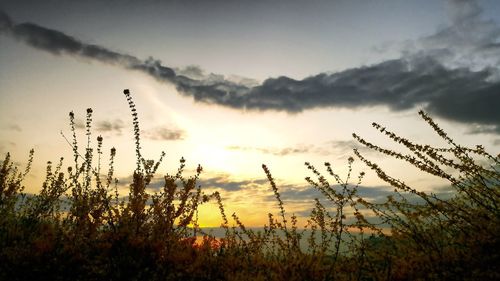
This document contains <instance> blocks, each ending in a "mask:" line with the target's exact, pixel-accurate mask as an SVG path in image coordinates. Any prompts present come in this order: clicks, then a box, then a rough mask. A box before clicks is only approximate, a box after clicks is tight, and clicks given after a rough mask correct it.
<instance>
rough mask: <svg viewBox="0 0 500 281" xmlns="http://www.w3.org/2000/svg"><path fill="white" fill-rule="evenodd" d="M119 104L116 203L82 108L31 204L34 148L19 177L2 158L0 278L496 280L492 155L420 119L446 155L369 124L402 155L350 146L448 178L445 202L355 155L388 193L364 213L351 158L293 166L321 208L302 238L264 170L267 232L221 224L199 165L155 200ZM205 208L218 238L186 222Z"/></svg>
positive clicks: (110, 172) (110, 171) (496, 176)
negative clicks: (121, 141)
mask: <svg viewBox="0 0 500 281" xmlns="http://www.w3.org/2000/svg"><path fill="white" fill-rule="evenodd" d="M124 94H125V97H126V99H127V102H128V104H129V108H130V110H131V114H132V120H133V125H134V139H135V148H136V149H135V152H136V167H135V170H134V171H133V177H132V181H131V182H130V185H129V187H130V188H129V194H128V196H127V197H126V198H122V197H120V196H119V195H118V191H117V181H116V179H115V178H114V168H113V165H114V157H115V154H116V151H115V149H111V151H110V153H109V159H110V161H109V166H108V167H107V172H103V171H102V169H103V167H101V158H102V157H103V151H102V142H103V139H102V137H100V136H99V137H97V147H96V148H92V147H91V146H90V143H91V138H92V135H91V125H92V110H91V109H88V110H87V118H86V119H87V120H86V135H87V144H86V146H85V147H84V151H85V153H84V155H82V154H80V153H79V151H80V150H81V148H79V147H78V145H79V144H78V143H77V141H76V132H75V121H74V114H73V113H72V112H71V113H70V115H69V120H70V127H71V129H72V133H73V136H72V141H69V143H70V144H71V145H72V148H73V156H74V157H73V164H72V165H71V166H69V167H68V168H67V169H63V161H62V159H61V161H60V162H58V163H56V164H53V163H50V162H49V163H48V165H47V170H46V177H45V181H44V183H43V185H42V189H41V191H40V192H39V193H38V194H34V195H28V194H25V193H23V189H24V186H23V184H22V182H23V179H24V178H25V177H26V175H27V174H28V173H29V170H30V166H31V163H32V160H33V150H32V151H31V152H30V154H29V158H28V161H27V163H28V164H27V166H26V168H25V169H24V170H23V171H21V170H19V169H18V168H17V167H16V166H15V165H14V164H13V162H12V160H11V157H10V155H9V154H7V155H6V157H5V159H4V161H3V162H2V164H1V166H0V279H1V280H70V279H71V280H500V270H499V268H498V265H499V262H500V260H499V255H498V252H497V251H496V250H497V249H500V245H499V238H498V233H499V231H500V229H499V228H500V221H499V219H500V212H499V208H498V202H499V200H498V199H499V186H500V185H499V182H500V173H499V163H500V156H493V155H491V154H489V153H487V152H486V151H485V150H484V148H483V147H482V146H477V147H475V148H468V147H464V146H461V145H459V144H457V143H455V142H454V141H453V140H452V139H451V138H450V137H449V136H448V135H447V134H446V133H445V132H444V131H443V130H442V129H441V128H440V127H439V126H438V125H437V124H436V123H435V122H434V121H433V120H432V119H431V118H430V117H429V116H428V115H427V114H425V113H424V112H420V113H419V114H420V116H421V117H422V119H423V120H424V121H425V122H427V123H428V124H429V126H431V127H432V128H433V129H434V131H435V132H436V133H437V135H438V136H439V137H441V138H443V139H444V140H445V141H446V142H447V143H448V147H445V148H436V147H431V146H429V145H422V144H417V143H414V142H412V141H410V140H407V139H405V138H402V137H400V136H398V135H397V134H396V133H393V132H391V131H389V130H388V129H386V128H384V127H382V126H381V125H379V124H376V123H374V124H373V127H374V128H375V129H376V130H378V131H380V133H382V134H384V135H387V137H388V138H389V139H390V140H392V141H394V142H397V143H399V144H401V145H402V146H404V147H406V149H407V150H408V151H410V153H409V154H403V153H400V152H397V151H393V150H388V149H384V148H383V147H381V146H379V145H376V144H372V143H370V142H368V141H367V140H365V139H363V138H362V137H361V136H358V135H356V134H354V135H353V137H354V138H355V139H356V140H357V141H358V142H359V143H361V144H362V145H364V146H366V147H368V148H370V149H372V150H375V151H378V152H380V153H383V154H386V155H387V157H394V158H397V159H400V160H401V161H406V162H408V163H410V164H411V165H413V166H415V167H417V168H418V169H420V170H421V171H422V172H423V173H428V174H431V175H434V176H436V177H439V178H442V179H445V180H447V181H448V182H449V186H450V187H451V188H452V189H453V190H454V196H453V197H452V198H450V199H446V200H445V199H442V198H439V197H437V196H436V195H434V194H432V193H426V192H422V191H419V190H418V189H417V188H414V187H411V186H408V185H407V184H405V183H404V182H403V181H401V180H399V179H397V178H393V177H391V176H390V175H388V174H387V173H385V172H384V170H383V169H382V168H381V167H379V166H378V165H377V164H376V163H374V162H372V161H371V160H369V159H368V158H366V157H365V156H364V155H363V154H361V153H360V152H359V151H357V150H354V154H355V156H356V158H357V160H358V161H362V162H364V163H365V164H366V165H367V167H369V168H371V169H372V170H374V171H375V172H376V173H377V175H378V176H379V177H380V178H381V179H382V180H384V181H385V182H387V183H388V184H390V185H391V186H392V187H394V194H393V195H390V196H388V197H387V199H386V200H385V201H384V202H376V203H375V202H371V201H368V200H365V199H364V198H362V197H360V196H359V195H358V192H357V190H358V187H359V186H360V184H361V182H362V179H363V176H364V173H360V174H358V175H354V174H353V172H352V169H351V166H352V163H353V162H354V161H356V160H355V159H354V158H352V157H351V158H349V159H348V172H347V175H344V176H343V177H341V176H340V175H338V174H336V173H335V172H334V170H333V168H332V166H331V165H330V164H329V163H325V172H320V170H318V169H317V168H316V167H315V166H313V165H312V164H310V163H306V164H305V165H306V168H307V170H309V173H311V176H310V177H307V178H306V181H307V182H308V183H309V184H310V185H311V188H315V189H317V190H319V191H320V192H321V193H322V194H323V196H324V198H318V199H316V200H315V202H314V206H313V210H312V212H311V215H310V217H309V219H308V221H307V225H306V228H305V229H301V228H299V227H298V223H297V217H295V216H294V215H289V214H288V213H287V212H286V208H285V202H283V201H282V199H281V197H280V192H279V189H278V187H277V185H276V183H275V180H274V178H273V176H272V173H271V171H270V169H269V168H268V167H267V166H265V165H263V166H262V168H263V172H264V173H265V175H266V176H267V178H268V181H269V185H270V188H271V190H272V191H273V193H274V195H275V197H276V202H277V204H278V209H279V213H278V214H277V215H273V214H272V213H269V215H268V216H269V220H268V223H267V224H266V225H264V226H263V227H262V228H261V230H260V231H257V230H255V229H251V228H247V227H245V225H244V224H243V223H242V220H241V219H240V218H239V217H238V216H237V214H232V215H231V216H228V215H227V214H226V213H225V208H224V203H223V200H222V198H221V196H220V194H218V193H212V194H206V193H204V192H203V191H202V190H201V188H200V187H199V185H197V182H198V180H199V178H200V176H201V174H202V171H203V169H202V167H201V166H198V168H197V169H196V173H195V175H193V176H190V177H185V176H184V175H183V174H184V168H185V160H184V159H181V160H180V162H179V168H178V171H177V172H176V173H175V174H167V175H164V176H163V178H164V182H163V187H162V188H161V190H160V191H158V192H156V193H154V194H151V193H148V192H147V191H146V190H147V187H148V185H150V184H151V181H152V179H153V178H154V177H155V175H156V173H157V169H158V166H159V164H160V163H161V162H162V159H163V157H164V153H162V154H161V155H160V158H159V160H158V161H154V160H146V159H144V158H143V156H142V154H141V139H140V129H139V121H138V114H137V112H136V110H135V104H134V102H133V100H132V97H131V95H130V93H129V91H128V90H125V91H124ZM95 154H96V155H95ZM485 163H486V164H485ZM324 174H325V175H326V176H325V175H324ZM343 178H344V179H343ZM410 198H418V199H419V200H412V199H410ZM207 202H216V203H217V204H218V206H219V210H220V215H221V228H222V229H223V230H224V235H223V237H222V238H221V237H214V236H213V235H211V234H207V233H204V231H203V229H201V228H200V227H199V226H198V216H199V214H198V208H199V206H200V205H202V204H205V203H207ZM325 202H327V203H325ZM415 202H418V203H415ZM230 220H231V221H232V222H233V223H232V224H233V225H235V226H231V227H230ZM196 237H202V238H196ZM303 245H306V247H304V246H303Z"/></svg>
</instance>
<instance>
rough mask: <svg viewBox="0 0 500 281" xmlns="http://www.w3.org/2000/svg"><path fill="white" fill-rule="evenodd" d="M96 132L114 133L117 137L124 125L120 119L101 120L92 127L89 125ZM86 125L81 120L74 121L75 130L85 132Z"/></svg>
mask: <svg viewBox="0 0 500 281" xmlns="http://www.w3.org/2000/svg"><path fill="white" fill-rule="evenodd" d="M91 126H92V127H93V128H94V129H95V130H96V131H98V132H101V133H106V132H114V133H116V134H117V135H121V133H122V129H123V128H124V127H125V124H124V122H123V121H122V120H120V119H115V120H101V121H97V122H96V123H95V126H94V125H91ZM85 128H86V125H85V121H84V120H82V119H79V118H77V119H75V129H77V130H85Z"/></svg>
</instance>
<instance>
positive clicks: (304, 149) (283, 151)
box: [226, 145, 313, 156]
mask: <svg viewBox="0 0 500 281" xmlns="http://www.w3.org/2000/svg"><path fill="white" fill-rule="evenodd" d="M312 147H313V146H312V145H309V146H305V145H301V146H297V147H285V148H264V147H249V146H237V145H231V146H227V147H226V149H229V150H241V151H257V152H260V153H264V154H272V155H275V156H287V155H292V154H302V153H308V152H310V151H311V148H312Z"/></svg>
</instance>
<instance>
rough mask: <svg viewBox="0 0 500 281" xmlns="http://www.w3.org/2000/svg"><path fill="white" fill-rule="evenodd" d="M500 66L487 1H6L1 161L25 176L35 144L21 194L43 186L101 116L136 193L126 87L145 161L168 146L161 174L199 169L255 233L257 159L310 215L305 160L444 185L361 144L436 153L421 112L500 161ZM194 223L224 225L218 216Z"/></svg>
mask: <svg viewBox="0 0 500 281" xmlns="http://www.w3.org/2000/svg"><path fill="white" fill-rule="evenodd" d="M499 66H500V2H498V1H495V0H488V1H486V0H484V1H479V0H478V1H469V0H448V1H434V0H433V1H428V0H419V1H396V0H387V1H360V0H350V1H347V0H345V1H344V0H338V1H319V0H318V1H316V0H314V1H299V0H291V1H283V0H275V1H263V0H256V1H224V0H215V1H194V0H191V1H155V0H146V1H117V0H113V1H100V0H90V1H61V0H48V1H25V0H16V1H10V0H0V154H1V155H2V156H3V155H5V154H6V153H7V152H10V153H11V154H12V156H13V159H14V160H15V161H16V163H18V164H19V165H20V166H21V167H22V165H24V164H25V162H26V158H27V154H28V151H29V149H31V148H34V149H35V161H34V166H33V170H32V172H31V174H30V176H29V178H28V179H27V180H26V191H27V192H36V191H37V190H39V189H40V187H41V184H42V179H43V176H44V173H45V164H46V162H47V161H52V162H57V161H58V159H59V157H64V158H65V160H64V161H65V162H64V165H65V166H70V165H71V164H72V163H71V158H72V157H71V149H72V148H71V146H70V145H69V144H68V143H67V141H66V140H65V137H66V138H68V139H70V138H71V134H72V133H71V130H70V127H69V119H68V113H69V112H70V111H74V113H75V116H76V121H77V133H78V134H79V141H80V144H81V147H84V144H85V141H86V136H85V130H84V122H85V114H86V109H87V108H92V109H93V127H92V129H93V134H94V137H96V136H98V135H102V136H103V138H104V145H103V148H104V150H107V151H109V149H111V147H115V148H116V149H117V158H116V163H115V170H116V175H117V177H118V179H119V180H120V183H121V188H122V189H121V191H122V193H123V194H126V193H127V191H126V183H127V180H128V179H130V175H131V173H132V171H133V169H134V166H135V149H134V137H133V125H132V117H131V115H130V111H129V108H128V104H127V101H126V99H125V97H124V96H123V90H124V89H129V90H130V92H131V94H132V97H133V99H134V101H135V104H136V108H137V110H138V114H139V122H140V129H141V137H142V139H141V141H142V143H141V146H142V149H143V151H142V155H143V156H144V157H145V158H147V159H158V157H159V155H160V153H161V151H165V152H166V160H165V161H164V163H163V164H162V166H161V167H160V176H159V178H160V179H161V174H165V173H175V171H176V169H177V167H178V161H179V159H180V158H181V157H184V158H185V159H186V160H187V163H186V164H187V173H188V175H189V174H193V173H194V170H195V169H196V166H197V164H200V165H202V166H203V168H204V172H203V174H202V177H201V181H200V184H201V185H202V188H203V189H204V190H206V191H207V192H211V191H220V192H221V194H222V197H223V200H224V203H225V205H226V207H227V208H228V209H229V211H228V213H232V211H234V212H237V214H238V215H239V216H240V217H241V218H243V221H244V222H245V223H246V224H247V225H262V224H264V222H265V220H266V219H267V212H276V211H277V206H276V202H275V201H274V200H273V193H272V190H271V188H270V186H269V184H268V182H267V180H266V177H265V174H264V172H263V170H262V168H261V165H262V164H266V165H267V166H268V167H269V169H270V170H271V172H272V174H273V176H274V178H275V179H276V181H277V183H278V188H279V189H280V191H281V192H282V195H283V199H284V201H285V206H286V207H287V206H288V210H289V212H293V213H297V214H299V216H300V217H304V216H307V212H308V211H310V209H311V207H312V205H313V202H314V201H313V199H314V198H315V197H318V196H321V195H320V194H319V193H318V192H317V191H315V190H314V189H312V188H311V187H310V186H309V185H308V184H307V182H306V181H305V180H304V178H305V177H307V176H311V172H310V171H308V170H307V169H306V167H305V166H304V162H306V161H307V162H310V163H311V164H313V165H315V166H316V167H317V168H318V169H319V170H320V171H324V172H325V173H326V170H325V169H324V166H323V163H324V162H330V163H332V166H333V168H334V170H335V171H336V172H338V173H339V174H340V175H344V176H345V175H346V173H347V158H348V157H349V156H351V155H353V153H352V149H353V148H355V147H357V148H359V149H360V151H361V153H362V154H363V155H366V157H367V158H369V159H371V160H373V161H375V162H377V163H379V164H380V165H381V166H382V168H384V169H386V170H387V171H388V172H390V173H391V174H392V175H394V176H396V177H400V178H402V179H404V180H405V181H406V182H407V183H408V184H410V185H413V186H414V187H416V188H417V189H420V190H427V191H433V192H436V193H439V192H441V191H442V190H443V187H444V186H445V183H444V182H442V181H438V180H436V179H435V178H432V177H429V176H426V175H425V174H422V173H421V172H418V170H416V169H414V168H412V167H411V166H409V165H406V164H404V163H400V162H397V161H394V160H392V159H388V158H387V157H385V156H383V155H379V154H377V153H374V152H373V151H370V150H368V149H366V148H363V147H361V146H360V145H359V144H357V143H356V142H355V141H354V139H353V138H352V133H354V132H355V133H357V134H358V135H361V136H362V137H364V138H366V139H367V140H369V141H371V142H373V143H377V144H380V145H383V146H384V147H388V148H391V149H394V148H398V146H397V145H395V144H393V143H391V142H390V140H389V139H387V138H385V137H384V136H382V135H380V134H379V133H377V131H376V130H375V129H373V128H372V127H371V124H372V122H377V123H379V124H381V125H383V126H386V127H387V128H390V129H391V130H392V131H394V132H396V133H398V134H399V135H401V136H404V137H406V138H408V139H411V140H414V141H417V142H420V143H425V144H431V145H436V146H443V145H444V142H443V141H441V140H440V139H439V137H438V136H437V135H435V133H434V132H433V131H432V129H431V128H429V126H427V125H426V124H425V122H423V121H422V120H421V119H420V118H419V116H418V114H417V112H418V111H419V110H424V111H425V112H427V113H428V114H429V115H430V116H432V117H433V118H434V119H435V120H436V121H437V122H438V123H439V124H440V125H441V126H442V127H443V128H444V129H445V131H447V132H448V133H449V135H450V136H452V137H453V138H454V139H455V140H456V141H458V142H459V143H462V144H464V145H471V146H472V145H476V144H482V145H484V146H485V148H486V149H487V151H490V152H491V153H492V154H494V155H496V154H498V152H500V149H499V148H500V110H499V108H500V69H499ZM95 144H96V141H95V138H94V139H93V140H92V145H95ZM103 163H105V160H103ZM361 171H365V172H367V174H366V177H365V179H364V181H363V185H362V190H361V191H362V194H363V195H364V196H366V197H368V198H371V199H377V198H380V197H383V196H385V195H387V192H388V190H390V189H389V188H388V187H387V184H385V183H384V182H382V181H380V180H378V179H377V177H376V175H375V174H374V173H372V172H370V171H369V168H368V167H366V166H364V165H363V164H362V163H361V161H359V160H358V161H356V162H355V163H354V172H355V173H359V172H361ZM330 180H331V182H334V180H333V179H330ZM154 191H155V187H154V186H153V187H152V188H151V190H150V192H154ZM257 210H258V211H257ZM202 217H203V218H202V223H203V224H205V225H206V226H216V225H218V224H219V223H220V216H218V213H217V210H216V207H214V206H206V207H205V209H204V215H202Z"/></svg>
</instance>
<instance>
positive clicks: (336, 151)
mask: <svg viewBox="0 0 500 281" xmlns="http://www.w3.org/2000/svg"><path fill="white" fill-rule="evenodd" d="M354 148H356V149H358V150H359V151H361V152H364V153H370V152H372V150H371V149H369V148H367V147H365V146H363V145H361V144H359V142H356V141H354V140H332V141H328V142H326V143H324V144H322V145H312V144H307V145H305V144H302V145H297V146H293V147H285V148H271V147H251V146H238V145H231V146H227V147H226V149H229V150H236V151H248V152H258V153H264V154H272V155H275V156H288V155H294V154H303V153H314V154H318V155H322V156H328V155H339V157H340V158H346V154H350V153H351V154H352V150H353V149H354Z"/></svg>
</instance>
